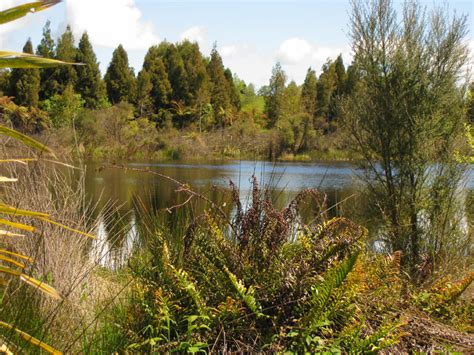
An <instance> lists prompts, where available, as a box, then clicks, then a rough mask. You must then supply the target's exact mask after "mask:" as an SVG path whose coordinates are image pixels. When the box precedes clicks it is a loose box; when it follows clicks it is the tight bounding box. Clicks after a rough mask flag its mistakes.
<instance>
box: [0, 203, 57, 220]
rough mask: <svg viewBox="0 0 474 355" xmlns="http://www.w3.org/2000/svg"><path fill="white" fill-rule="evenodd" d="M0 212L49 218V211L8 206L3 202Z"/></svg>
mask: <svg viewBox="0 0 474 355" xmlns="http://www.w3.org/2000/svg"><path fill="white" fill-rule="evenodd" d="M0 213H4V214H11V215H15V216H23V217H35V218H48V217H49V215H48V214H47V213H42V212H35V211H28V210H21V209H19V208H15V207H12V206H8V205H5V204H3V203H0Z"/></svg>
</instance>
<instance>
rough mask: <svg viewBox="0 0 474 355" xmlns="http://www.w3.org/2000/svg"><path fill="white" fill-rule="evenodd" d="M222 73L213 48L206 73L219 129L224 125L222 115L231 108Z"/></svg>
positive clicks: (219, 59) (220, 63)
mask: <svg viewBox="0 0 474 355" xmlns="http://www.w3.org/2000/svg"><path fill="white" fill-rule="evenodd" d="M224 71H225V70H224V65H223V64H222V58H221V56H220V55H219V53H218V52H217V49H216V47H215V46H214V48H213V49H212V52H211V60H210V61H209V64H208V66H207V72H208V73H209V79H210V93H211V105H212V107H213V110H214V116H215V120H216V122H217V123H218V124H219V125H220V126H221V127H223V126H224V125H225V117H224V113H225V112H226V111H227V110H229V109H230V107H231V101H230V97H229V85H228V81H227V79H226V76H225V72H224Z"/></svg>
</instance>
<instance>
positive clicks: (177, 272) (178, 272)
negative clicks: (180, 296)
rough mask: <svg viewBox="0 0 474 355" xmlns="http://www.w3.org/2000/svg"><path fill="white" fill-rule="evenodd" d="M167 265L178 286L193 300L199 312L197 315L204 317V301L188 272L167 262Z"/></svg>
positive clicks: (205, 312)
mask: <svg viewBox="0 0 474 355" xmlns="http://www.w3.org/2000/svg"><path fill="white" fill-rule="evenodd" d="M168 267H169V269H170V270H171V272H172V273H173V275H174V277H175V279H176V280H177V281H178V285H179V287H180V288H181V289H182V290H183V291H185V292H186V293H187V294H188V295H189V297H191V299H192V300H193V302H194V304H195V305H196V308H197V310H198V312H199V315H201V316H204V317H206V316H207V310H206V308H207V307H206V303H205V302H204V300H203V298H202V296H201V294H200V293H199V291H198V289H197V287H196V285H195V284H194V282H193V281H191V278H190V276H189V274H188V273H187V272H186V271H185V270H182V269H176V268H175V267H174V266H173V265H171V264H168Z"/></svg>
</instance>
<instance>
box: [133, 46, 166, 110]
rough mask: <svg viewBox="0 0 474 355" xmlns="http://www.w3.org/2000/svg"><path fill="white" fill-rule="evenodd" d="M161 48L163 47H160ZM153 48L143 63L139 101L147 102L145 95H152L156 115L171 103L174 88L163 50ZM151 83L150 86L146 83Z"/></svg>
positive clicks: (139, 84)
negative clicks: (164, 60) (169, 77)
mask: <svg viewBox="0 0 474 355" xmlns="http://www.w3.org/2000/svg"><path fill="white" fill-rule="evenodd" d="M160 47H161V45H160ZM160 47H156V46H153V47H151V48H150V49H149V50H148V53H147V54H146V56H145V61H144V63H143V70H142V72H141V73H143V74H142V75H139V78H138V79H139V83H138V86H139V92H138V95H139V97H138V100H140V101H143V100H146V97H145V96H144V95H146V94H147V91H149V92H148V94H149V95H151V102H152V104H153V111H154V112H155V113H156V112H158V111H159V110H160V109H162V108H166V107H167V106H168V105H169V104H170V101H171V94H172V88H171V83H170V81H169V79H168V73H167V72H166V67H165V64H164V62H163V56H162V48H161V49H160ZM148 80H149V81H150V84H151V87H150V85H148V84H147V83H146V81H148Z"/></svg>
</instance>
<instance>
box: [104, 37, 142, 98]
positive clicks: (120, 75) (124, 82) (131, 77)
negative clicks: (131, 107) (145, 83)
mask: <svg viewBox="0 0 474 355" xmlns="http://www.w3.org/2000/svg"><path fill="white" fill-rule="evenodd" d="M104 80H105V84H106V87H107V95H108V98H109V101H110V102H111V103H112V104H118V103H120V102H122V101H123V102H129V103H131V102H134V100H135V97H136V82H135V74H134V73H133V69H132V68H131V67H130V66H129V63H128V55H127V52H126V51H125V49H124V48H123V46H122V45H119V46H118V47H117V49H115V50H114V52H113V54H112V61H111V62H110V64H109V67H108V68H107V72H106V74H105V78H104Z"/></svg>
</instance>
